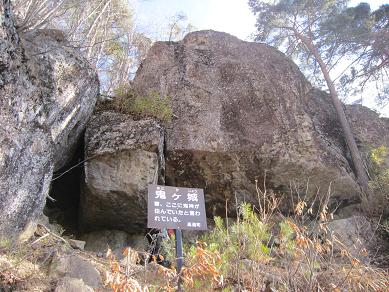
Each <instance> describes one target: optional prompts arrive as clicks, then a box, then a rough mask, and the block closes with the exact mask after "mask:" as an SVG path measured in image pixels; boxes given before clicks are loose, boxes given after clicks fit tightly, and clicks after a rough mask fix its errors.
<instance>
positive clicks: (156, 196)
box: [147, 185, 207, 230]
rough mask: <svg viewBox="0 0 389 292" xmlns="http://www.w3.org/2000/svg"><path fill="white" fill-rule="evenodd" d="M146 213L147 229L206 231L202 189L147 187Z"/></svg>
mask: <svg viewBox="0 0 389 292" xmlns="http://www.w3.org/2000/svg"><path fill="white" fill-rule="evenodd" d="M147 213H148V214H147V218H148V219H147V227H149V228H160V229H161V228H170V229H188V230H206V229H207V219H206V214H205V203H204V192H203V190H202V189H192V188H179V187H169V186H160V185H149V187H148V211H147Z"/></svg>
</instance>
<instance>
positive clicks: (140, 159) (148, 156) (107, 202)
mask: <svg viewBox="0 0 389 292" xmlns="http://www.w3.org/2000/svg"><path fill="white" fill-rule="evenodd" d="M163 145H164V130H163V129H162V127H161V126H160V125H159V123H157V122H156V121H154V120H152V119H145V120H139V121H134V120H132V119H131V117H130V116H128V115H124V114H119V113H114V112H98V113H96V114H95V115H93V116H92V117H91V119H90V121H89V123H88V125H87V129H86V133H85V159H87V162H86V163H85V164H84V170H85V182H84V186H83V192H82V197H81V202H80V206H81V212H80V216H81V224H82V228H83V230H84V231H93V230H99V229H119V230H122V231H126V232H128V233H135V232H139V231H144V230H145V226H146V218H147V204H146V202H147V186H148V184H152V183H154V184H156V183H158V181H159V182H160V183H163V175H164V156H163Z"/></svg>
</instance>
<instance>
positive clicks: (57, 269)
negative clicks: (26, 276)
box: [49, 254, 102, 288]
mask: <svg viewBox="0 0 389 292" xmlns="http://www.w3.org/2000/svg"><path fill="white" fill-rule="evenodd" d="M49 275H50V276H51V277H53V278H62V277H69V278H75V279H81V280H82V281H83V282H84V283H85V284H86V285H88V286H91V287H92V288H98V287H101V286H102V280H101V277H100V273H99V272H98V271H97V269H96V268H95V267H94V265H93V264H92V263H90V262H89V261H87V260H85V259H83V258H81V257H80V256H78V255H77V254H67V255H56V256H54V258H53V260H52V262H51V265H50V269H49Z"/></svg>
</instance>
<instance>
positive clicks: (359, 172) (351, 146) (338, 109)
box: [298, 35, 369, 189]
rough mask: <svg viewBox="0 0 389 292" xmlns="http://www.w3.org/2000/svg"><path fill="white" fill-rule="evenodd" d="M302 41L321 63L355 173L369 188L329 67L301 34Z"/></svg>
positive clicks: (360, 182) (358, 179)
mask: <svg viewBox="0 0 389 292" xmlns="http://www.w3.org/2000/svg"><path fill="white" fill-rule="evenodd" d="M298 37H299V38H300V39H301V40H302V42H303V43H304V44H305V45H306V46H307V47H308V49H309V50H310V51H311V53H312V54H313V56H314V57H315V59H316V61H317V62H318V63H319V66H320V69H321V72H322V73H323V76H324V79H325V81H326V83H327V86H328V89H329V91H330V95H331V98H332V103H333V104H334V106H335V109H336V112H337V114H338V118H339V121H340V124H341V126H342V129H343V133H344V136H345V138H346V143H347V146H348V148H349V150H350V154H351V158H352V161H353V164H354V169H355V174H356V176H357V181H358V183H359V185H360V186H361V187H363V188H364V189H367V188H368V183H369V178H368V176H367V173H366V170H365V166H364V163H363V160H362V156H361V153H360V152H359V149H358V147H357V143H356V142H355V139H354V135H353V133H352V131H351V127H350V124H349V122H348V120H347V117H346V114H345V113H344V110H343V106H342V103H341V102H340V100H339V97H338V93H337V92H336V89H335V85H334V82H333V81H332V80H331V77H330V74H329V71H328V68H327V66H326V64H325V63H324V61H323V59H322V58H321V56H320V54H319V52H318V51H317V49H316V47H315V45H314V44H313V43H312V42H311V41H310V40H309V39H308V38H306V37H304V36H302V35H299V36H298Z"/></svg>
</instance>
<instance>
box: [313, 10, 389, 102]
mask: <svg viewBox="0 0 389 292" xmlns="http://www.w3.org/2000/svg"><path fill="white" fill-rule="evenodd" d="M321 33H322V35H323V36H325V37H326V42H331V41H336V42H337V43H338V44H339V45H341V46H344V47H346V48H348V50H349V52H352V55H351V56H350V57H349V58H350V62H349V66H348V67H347V68H346V69H345V70H344V71H343V73H344V74H343V75H341V76H340V77H341V78H340V81H341V82H340V84H341V85H342V87H343V88H344V89H345V90H346V91H347V92H352V89H353V88H354V89H356V90H357V91H361V90H363V89H364V87H365V85H366V84H368V83H369V82H370V83H371V82H374V83H375V85H376V87H377V89H378V94H379V97H381V99H385V98H386V99H387V98H388V91H389V84H388V83H389V72H388V69H389V4H385V5H382V6H381V7H379V8H378V9H377V10H375V11H372V10H371V8H370V5H369V4H367V3H360V4H359V5H357V6H356V7H350V8H347V9H345V10H344V11H342V12H341V13H340V14H336V15H334V16H333V17H331V18H329V19H328V20H327V21H326V22H324V23H323V24H322V29H321ZM354 91H355V90H354Z"/></svg>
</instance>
